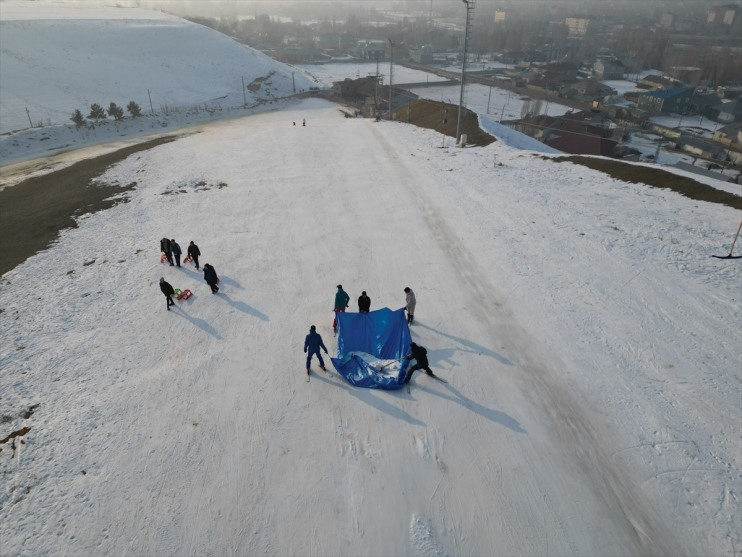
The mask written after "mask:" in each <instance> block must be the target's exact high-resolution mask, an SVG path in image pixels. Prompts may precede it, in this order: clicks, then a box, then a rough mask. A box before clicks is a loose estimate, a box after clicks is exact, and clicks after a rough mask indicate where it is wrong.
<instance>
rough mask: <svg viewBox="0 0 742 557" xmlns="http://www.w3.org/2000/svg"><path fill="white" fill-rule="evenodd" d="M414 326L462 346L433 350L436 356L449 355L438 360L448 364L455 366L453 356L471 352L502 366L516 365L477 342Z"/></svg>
mask: <svg viewBox="0 0 742 557" xmlns="http://www.w3.org/2000/svg"><path fill="white" fill-rule="evenodd" d="M414 326H415V327H416V328H417V327H420V328H423V329H428V330H429V331H432V332H434V333H436V334H438V335H441V336H442V337H446V338H450V339H451V340H453V341H455V342H457V343H459V344H460V345H462V348H446V349H441V350H433V351H432V352H435V353H436V354H440V353H442V352H443V353H448V355H447V356H443V357H442V358H438V359H442V360H444V361H448V363H450V364H452V365H454V362H453V361H452V360H449V358H450V357H451V356H453V355H454V354H455V353H456V352H470V353H473V354H482V355H484V356H489V357H490V358H494V359H495V360H497V361H498V362H500V363H501V364H505V365H507V366H512V365H515V364H513V362H511V361H510V360H508V359H507V358H506V357H505V356H503V355H502V354H500V353H499V352H496V351H494V350H491V349H489V348H486V347H484V346H482V345H481V344H477V343H476V342H472V341H470V340H467V339H465V338H461V337H457V336H454V335H450V334H448V333H444V332H443V331H439V330H437V329H434V328H433V327H429V326H428V325H423V324H422V323H418V322H415V325H414Z"/></svg>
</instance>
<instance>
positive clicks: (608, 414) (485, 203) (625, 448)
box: [0, 3, 742, 557]
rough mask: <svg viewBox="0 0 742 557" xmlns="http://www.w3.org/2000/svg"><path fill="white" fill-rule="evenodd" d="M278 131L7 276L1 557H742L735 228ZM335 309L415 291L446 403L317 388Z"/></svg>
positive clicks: (405, 151)
mask: <svg viewBox="0 0 742 557" xmlns="http://www.w3.org/2000/svg"><path fill="white" fill-rule="evenodd" d="M113 11H117V10H113ZM0 12H1V13H2V16H3V18H4V16H5V13H6V11H5V4H4V3H3V4H2V5H0ZM42 13H44V14H48V13H49V12H46V11H43V12H42ZM148 17H153V18H154V16H148ZM145 19H146V18H145ZM125 20H126V19H125ZM153 21H156V18H155V19H153ZM163 21H165V22H167V21H170V20H169V19H168V18H167V17H165V18H164V20H163ZM18 25H20V23H19V24H18ZM29 25H30V24H29ZM34 25H36V24H34ZM98 25H104V23H101V22H99V23H98ZM111 25H116V24H115V23H111ZM168 25H169V24H168ZM146 26H150V23H147V24H146ZM166 27H167V26H166ZM4 29H5V28H4V27H3V29H0V31H2V30H4ZM67 29H68V30H74V29H76V27H75V26H74V25H72V26H69V27H67ZM3 34H4V33H0V37H1V36H2V35H3ZM163 36H168V34H167V32H165V33H164V35H163ZM0 40H1V39H0ZM67 40H68V41H72V38H68V39H67ZM86 48H87V49H88V50H89V51H90V52H91V53H92V52H94V51H95V50H96V49H95V44H94V43H93V44H89V45H88V46H87V47H86ZM230 48H231V47H230ZM240 48H242V47H240ZM81 49H82V47H81ZM83 50H84V49H83ZM91 55H92V54H91ZM153 63H154V65H155V66H157V67H161V64H162V63H163V62H162V61H161V60H157V61H154V62H153ZM0 71H1V70H0ZM101 71H103V69H101ZM268 71H270V70H268ZM49 72H50V74H49V75H48V77H49V79H50V80H52V81H56V80H62V79H65V78H64V75H57V74H65V73H66V69H65V68H64V67H62V66H60V67H59V69H58V70H56V71H54V72H52V68H51V67H50V68H49ZM142 72H143V75H149V72H148V71H146V70H142ZM153 73H156V72H153ZM251 75H254V76H258V75H262V70H261V71H257V72H256V73H255V74H251ZM276 75H278V73H277V74H276ZM282 75H283V77H282V78H281V79H282V80H284V81H283V83H284V87H285V86H286V84H287V82H286V79H290V77H291V76H290V74H288V73H284V74H282ZM255 79H257V77H255ZM3 81H4V80H3ZM133 83H134V84H135V85H136V86H138V84H139V83H140V82H138V81H137V80H134V81H133ZM143 86H144V87H145V88H146V87H148V85H146V84H144V85H143ZM18 87H19V90H22V86H21V85H18ZM223 90H224V89H223V87H222V85H221V82H219V81H216V82H214V83H212V89H211V90H209V89H208V88H207V87H206V85H204V90H203V91H202V92H203V93H204V95H205V97H208V98H215V97H217V96H219V95H220V94H222V92H223ZM284 90H285V89H284ZM199 94H201V93H199ZM31 97H32V95H31ZM4 102H5V101H4V97H3V103H4ZM122 102H123V101H122ZM24 105H25V101H24V100H23V99H19V104H18V106H24ZM274 106H280V107H281V108H282V109H281V110H271V111H264V112H261V113H255V114H253V115H250V116H249V117H245V118H234V119H231V120H225V121H221V122H218V123H213V124H210V125H203V126H201V127H200V128H198V131H199V133H190V134H182V135H180V136H179V137H178V138H177V140H175V141H172V142H169V143H165V144H162V145H159V146H158V147H156V148H153V149H150V150H147V151H140V152H138V153H136V154H134V155H132V156H130V157H128V158H127V159H126V160H124V161H123V162H121V163H120V164H117V165H115V166H114V167H112V168H110V169H109V170H108V171H107V172H106V173H105V174H104V175H103V176H102V177H101V179H100V184H101V186H102V187H105V186H106V185H107V184H111V185H115V184H131V183H133V182H135V183H136V187H135V188H134V189H133V190H132V191H131V192H129V193H127V194H125V195H126V197H127V198H128V199H129V202H128V203H122V204H119V205H116V206H115V207H113V208H111V209H109V210H106V211H104V212H100V213H95V214H89V215H86V216H84V217H82V218H79V219H78V228H75V229H70V230H66V231H64V232H63V233H62V234H61V237H60V238H59V241H58V242H56V243H55V244H54V245H52V246H51V247H50V248H49V249H47V250H45V251H42V252H40V253H38V254H36V255H34V256H33V257H31V258H30V259H28V260H27V261H26V262H25V263H23V264H21V265H19V266H17V267H16V268H15V269H13V270H12V271H10V272H8V273H6V274H5V275H3V277H2V280H1V281H0V369H1V370H2V372H1V373H0V469H1V470H2V475H1V476H0V477H1V478H2V481H1V482H0V554H2V555H52V554H53V555H57V554H70V555H123V554H126V555H181V554H188V555H202V554H215V555H316V556H327V555H369V556H370V555H390V556H392V555H393V556H397V555H405V556H424V557H432V556H436V557H437V556H443V555H456V556H469V555H503V556H509V555H544V556H545V555H605V556H617V555H627V556H628V555H668V556H669V555H689V556H696V555H714V556H717V555H718V556H729V557H736V556H739V555H740V548H741V547H742V523H741V520H742V519H741V518H740V517H741V516H742V509H741V508H740V493H741V492H742V477H741V476H740V473H739V472H740V470H742V451H740V436H739V431H740V429H739V428H740V424H741V423H742V410H741V408H740V400H742V334H741V333H740V331H741V330H742V328H741V327H740V310H741V309H742V308H741V307H740V299H741V296H742V266H741V265H740V261H742V260H721V259H715V258H712V257H711V255H712V254H718V255H723V254H725V253H726V252H728V250H729V249H730V243H731V241H732V239H733V234H734V231H735V230H736V229H737V226H738V225H739V222H740V218H741V216H742V215H741V214H740V213H741V212H740V211H739V210H736V209H732V208H730V207H727V206H724V205H720V204H715V203H709V202H701V201H693V200H690V199H688V198H685V197H683V196H681V195H679V194H676V193H673V192H671V191H667V190H658V189H655V188H651V187H648V186H645V185H641V184H631V183H626V182H621V181H618V180H614V179H611V178H609V177H607V176H606V175H604V174H602V173H600V172H597V171H594V170H591V169H589V168H586V167H582V166H576V165H572V164H570V163H556V162H554V161H553V159H552V157H551V155H550V154H548V153H541V152H533V151H528V150H525V149H523V148H520V149H519V148H516V147H514V146H513V145H515V144H517V143H518V141H517V140H516V139H515V138H512V137H510V138H508V141H498V142H496V143H493V144H492V145H489V146H487V147H486V148H467V149H458V148H453V147H448V148H442V147H441V137H440V134H437V133H435V132H433V131H431V130H426V129H418V128H414V127H411V126H408V125H405V124H402V123H392V122H386V121H382V122H374V121H370V120H363V119H352V118H348V119H346V118H343V117H342V115H341V114H340V113H339V111H338V110H337V107H336V106H335V105H332V104H329V103H326V102H324V101H320V100H317V99H307V100H302V101H286V102H284V103H282V104H280V105H279V104H275V105H274ZM3 109H4V108H3ZM304 119H306V122H307V125H306V126H302V125H300V124H298V123H299V122H301V121H302V120H304ZM294 122H296V123H297V124H298V125H293V123H294ZM492 129H493V133H498V130H497V128H496V127H492ZM37 141H38V139H37ZM521 147H522V145H521ZM83 156H84V155H83ZM58 158H59V157H49V158H47V159H44V160H43V161H42V162H43V165H44V166H48V167H50V166H53V165H54V164H56V162H57V160H58ZM39 164H42V163H39ZM3 174H4V176H3V179H4V180H8V181H11V182H12V181H13V180H12V176H8V174H10V171H9V170H8V166H4V167H3ZM12 187H22V186H12ZM0 224H2V223H0ZM165 235H167V236H169V237H171V238H175V239H176V240H177V241H178V242H179V243H180V245H181V246H182V247H183V248H185V247H186V246H187V245H188V242H189V241H190V240H193V241H195V242H196V243H197V244H198V245H199V246H200V249H201V251H202V253H203V255H202V257H201V263H202V264H203V263H210V264H212V265H214V267H215V268H216V269H217V271H218V273H219V275H220V277H221V284H220V286H221V290H220V292H219V293H218V294H211V292H210V290H209V288H208V286H207V285H206V284H205V283H204V281H203V275H202V273H201V272H200V271H197V270H196V269H195V268H193V267H192V266H190V265H184V266H183V267H180V268H178V267H170V266H169V265H163V264H161V263H160V252H159V240H160V238H162V237H163V236H165ZM737 250H739V247H738V248H737ZM160 277H164V278H166V279H167V280H168V281H169V282H171V283H172V284H173V285H174V286H175V287H178V288H181V289H183V288H188V289H190V290H192V291H193V293H194V295H193V297H192V298H190V299H189V300H187V301H180V302H178V303H177V307H176V308H175V309H173V310H171V311H167V310H166V308H165V300H164V299H163V296H162V294H161V293H160V290H159V288H158V282H159V279H160ZM338 283H341V284H343V286H344V287H345V289H346V290H347V291H348V292H349V294H350V295H351V307H350V308H349V310H355V308H356V303H355V300H356V299H357V297H358V295H359V294H360V292H361V290H366V291H367V292H368V294H369V295H370V297H371V299H372V309H376V308H380V307H384V306H387V307H390V308H392V309H397V308H399V307H401V306H402V305H403V303H404V292H403V288H404V287H405V286H410V287H412V288H413V289H414V290H415V292H416V293H417V299H418V307H417V311H416V323H415V324H414V325H413V326H412V337H413V340H414V341H415V342H417V343H419V344H422V345H423V346H425V347H427V349H428V353H429V358H430V363H431V367H432V368H433V370H434V371H435V372H436V373H437V374H439V375H440V376H442V377H444V378H446V379H447V380H448V381H449V383H448V384H443V383H440V382H437V381H434V380H431V379H430V378H428V377H425V376H424V375H419V374H417V375H416V376H415V377H414V378H413V381H412V386H411V392H410V393H409V394H408V393H407V392H406V391H405V390H400V391H392V392H381V391H376V390H370V389H358V388H354V387H352V386H351V385H349V384H348V383H347V382H345V381H344V380H343V379H342V378H341V377H340V376H339V375H338V374H337V373H335V372H334V371H333V370H332V368H331V367H330V374H329V375H328V374H324V373H322V372H321V371H318V367H317V366H316V361H315V363H314V367H313V370H314V371H313V375H312V379H311V381H310V382H309V383H307V382H306V381H305V377H306V375H305V372H304V366H305V354H304V353H303V351H302V346H303V342H304V337H305V335H306V334H307V332H308V329H309V326H310V325H312V324H315V325H317V327H318V330H319V331H320V333H321V334H322V335H323V337H324V340H325V343H326V344H327V347H328V348H329V350H330V353H331V354H334V353H335V351H336V344H335V342H336V341H335V339H334V338H333V336H332V332H331V328H330V325H331V322H332V311H331V309H332V306H333V297H334V292H335V285H336V284H338Z"/></svg>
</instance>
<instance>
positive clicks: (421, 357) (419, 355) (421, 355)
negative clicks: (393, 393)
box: [404, 342, 435, 383]
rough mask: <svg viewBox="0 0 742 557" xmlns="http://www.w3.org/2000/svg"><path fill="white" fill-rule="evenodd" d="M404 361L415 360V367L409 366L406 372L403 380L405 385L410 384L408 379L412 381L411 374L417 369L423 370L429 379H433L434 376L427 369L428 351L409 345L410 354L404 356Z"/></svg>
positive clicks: (415, 345)
mask: <svg viewBox="0 0 742 557" xmlns="http://www.w3.org/2000/svg"><path fill="white" fill-rule="evenodd" d="M405 359H406V360H415V365H414V366H411V367H410V368H409V369H408V370H407V375H405V378H404V382H405V383H409V382H410V379H412V374H413V373H415V372H416V371H417V370H418V369H424V370H425V373H427V374H428V375H430V376H431V377H435V374H434V373H433V372H432V371H431V369H430V368H429V367H428V351H427V350H426V349H425V347H424V346H418V345H417V344H415V343H414V342H413V343H411V344H410V353H409V354H407V355H406V356H405Z"/></svg>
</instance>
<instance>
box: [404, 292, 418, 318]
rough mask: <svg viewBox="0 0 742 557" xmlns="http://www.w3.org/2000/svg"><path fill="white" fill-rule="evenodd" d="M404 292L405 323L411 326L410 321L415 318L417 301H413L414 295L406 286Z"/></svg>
mask: <svg viewBox="0 0 742 557" xmlns="http://www.w3.org/2000/svg"><path fill="white" fill-rule="evenodd" d="M404 292H405V307H404V308H405V309H406V310H407V323H408V324H409V325H412V320H413V319H414V318H415V306H416V305H417V300H416V299H415V293H414V292H413V291H412V288H410V287H409V286H406V287H405V289H404Z"/></svg>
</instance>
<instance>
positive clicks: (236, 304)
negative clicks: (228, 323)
mask: <svg viewBox="0 0 742 557" xmlns="http://www.w3.org/2000/svg"><path fill="white" fill-rule="evenodd" d="M215 296H219V297H220V298H224V299H225V300H227V303H228V304H229V305H230V306H232V307H233V308H234V309H236V310H239V311H241V312H242V313H247V314H248V315H254V316H255V317H257V318H258V319H262V320H263V321H270V318H269V317H268V316H267V315H266V314H264V313H263V312H262V311H259V310H257V309H255V308H254V307H252V306H250V305H248V304H246V303H245V302H240V301H238V300H233V299H232V298H230V297H229V296H227V295H226V294H224V293H223V292H222V291H221V290H220V291H219V292H218V293H217V294H215Z"/></svg>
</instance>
